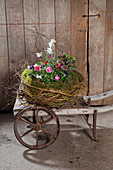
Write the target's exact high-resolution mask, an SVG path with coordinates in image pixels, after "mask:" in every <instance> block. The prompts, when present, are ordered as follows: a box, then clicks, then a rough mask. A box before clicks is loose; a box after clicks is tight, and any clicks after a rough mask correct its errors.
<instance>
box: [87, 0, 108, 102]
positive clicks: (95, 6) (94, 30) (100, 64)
mask: <svg viewBox="0 0 113 170" xmlns="http://www.w3.org/2000/svg"><path fill="white" fill-rule="evenodd" d="M89 2H90V4H89V14H90V15H94V14H100V17H97V16H96V17H90V18H89V95H93V94H99V93H102V92H103V84H104V82H103V77H104V43H105V14H106V0H103V1H98V0H90V1H89ZM93 104H102V101H99V102H96V103H93Z"/></svg>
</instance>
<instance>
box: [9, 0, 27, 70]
mask: <svg viewBox="0 0 113 170" xmlns="http://www.w3.org/2000/svg"><path fill="white" fill-rule="evenodd" d="M6 10H7V24H8V46H9V66H10V69H14V68H16V67H17V66H19V65H20V63H21V61H22V60H24V59H25V47H24V30H23V9H22V0H16V1H14V0H10V1H8V0H7V1H6Z"/></svg>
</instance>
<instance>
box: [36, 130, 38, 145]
mask: <svg viewBox="0 0 113 170" xmlns="http://www.w3.org/2000/svg"><path fill="white" fill-rule="evenodd" d="M36 146H38V131H36Z"/></svg>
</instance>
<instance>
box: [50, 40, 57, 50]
mask: <svg viewBox="0 0 113 170" xmlns="http://www.w3.org/2000/svg"><path fill="white" fill-rule="evenodd" d="M55 42H56V41H55V40H54V39H51V41H50V42H49V47H50V48H52V47H54V44H55Z"/></svg>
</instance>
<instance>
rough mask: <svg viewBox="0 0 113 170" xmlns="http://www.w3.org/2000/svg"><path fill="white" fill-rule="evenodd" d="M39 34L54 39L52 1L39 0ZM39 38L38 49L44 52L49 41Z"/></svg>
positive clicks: (42, 37)
mask: <svg viewBox="0 0 113 170" xmlns="http://www.w3.org/2000/svg"><path fill="white" fill-rule="evenodd" d="M39 13H40V16H39V17H40V33H42V34H44V35H45V36H47V37H48V38H49V39H55V15H54V0H39ZM49 39H47V38H45V37H44V36H40V49H41V51H46V49H47V47H48V43H49V42H50V40H49Z"/></svg>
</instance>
